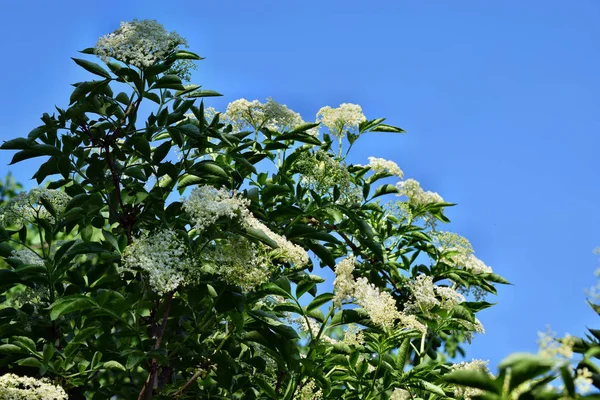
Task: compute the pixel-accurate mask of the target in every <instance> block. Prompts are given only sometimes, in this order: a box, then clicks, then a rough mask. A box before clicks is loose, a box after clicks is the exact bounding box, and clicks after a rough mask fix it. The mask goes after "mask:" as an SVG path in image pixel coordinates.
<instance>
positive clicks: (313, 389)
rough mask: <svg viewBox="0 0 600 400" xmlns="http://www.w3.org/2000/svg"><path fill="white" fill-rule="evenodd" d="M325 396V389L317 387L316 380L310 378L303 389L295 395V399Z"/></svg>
mask: <svg viewBox="0 0 600 400" xmlns="http://www.w3.org/2000/svg"><path fill="white" fill-rule="evenodd" d="M322 398H323V391H322V390H321V389H317V385H316V384H315V381H314V380H312V379H311V380H309V381H308V382H306V383H305V384H304V386H302V389H300V391H299V392H298V393H296V395H295V396H294V400H321V399H322Z"/></svg>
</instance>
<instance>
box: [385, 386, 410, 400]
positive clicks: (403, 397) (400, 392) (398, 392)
mask: <svg viewBox="0 0 600 400" xmlns="http://www.w3.org/2000/svg"><path fill="white" fill-rule="evenodd" d="M410 399H412V396H411V395H410V392H409V391H408V390H404V389H400V388H395V389H394V391H393V392H392V395H391V396H390V400H410Z"/></svg>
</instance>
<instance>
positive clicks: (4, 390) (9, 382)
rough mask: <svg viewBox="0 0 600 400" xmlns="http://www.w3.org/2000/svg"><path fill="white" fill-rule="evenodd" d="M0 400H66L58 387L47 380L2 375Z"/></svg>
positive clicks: (65, 395) (62, 391)
mask: <svg viewBox="0 0 600 400" xmlns="http://www.w3.org/2000/svg"><path fill="white" fill-rule="evenodd" d="M0 399H6V400H68V397H67V394H66V393H65V391H64V389H63V388H62V387H60V386H56V385H53V384H52V382H51V381H50V380H49V379H47V378H42V379H35V378H31V377H28V376H18V375H15V374H10V373H8V374H4V375H2V376H0Z"/></svg>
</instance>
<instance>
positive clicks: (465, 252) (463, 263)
mask: <svg viewBox="0 0 600 400" xmlns="http://www.w3.org/2000/svg"><path fill="white" fill-rule="evenodd" d="M433 238H434V243H435V244H436V245H437V247H438V249H439V250H440V251H441V252H442V253H448V254H447V255H446V258H447V259H448V260H449V261H450V262H451V263H452V264H454V266H455V267H456V268H462V269H465V270H467V271H470V272H471V273H473V274H483V273H492V268H491V267H489V266H487V265H485V263H484V262H483V261H481V260H480V259H479V258H477V257H475V255H474V250H473V246H472V245H471V243H470V242H469V241H468V240H467V239H466V238H464V237H462V236H461V235H458V234H456V233H453V232H443V231H440V232H436V234H435V235H434V237H433Z"/></svg>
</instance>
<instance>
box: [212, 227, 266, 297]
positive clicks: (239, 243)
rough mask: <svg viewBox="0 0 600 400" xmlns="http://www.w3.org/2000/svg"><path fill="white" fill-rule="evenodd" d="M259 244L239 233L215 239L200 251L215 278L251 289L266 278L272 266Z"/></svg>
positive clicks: (247, 289) (246, 289)
mask: <svg viewBox="0 0 600 400" xmlns="http://www.w3.org/2000/svg"><path fill="white" fill-rule="evenodd" d="M264 253H265V252H264V251H263V249H262V247H261V246H260V245H257V244H255V243H252V242H250V241H249V240H248V239H246V238H244V237H241V236H228V237H226V238H222V239H219V240H217V241H215V242H214V244H213V245H212V246H210V247H208V248H207V249H206V250H205V251H204V252H203V254H202V257H203V261H204V262H208V263H210V264H211V265H212V267H213V269H214V272H215V273H216V275H218V276H219V278H220V279H221V280H222V281H223V282H225V283H227V284H229V285H234V286H240V287H241V288H242V289H243V290H244V291H247V292H251V291H253V290H254V289H256V288H257V287H258V286H260V285H262V284H263V283H265V282H267V281H268V280H269V277H270V276H271V272H272V271H271V269H272V265H271V264H270V263H269V260H268V259H267V258H266V257H265V254H264Z"/></svg>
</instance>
